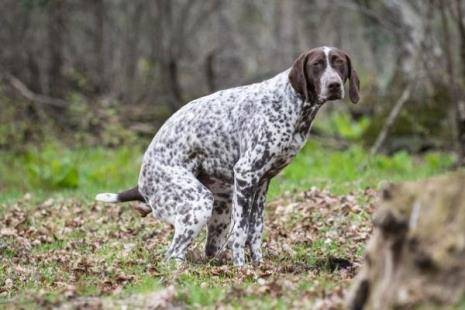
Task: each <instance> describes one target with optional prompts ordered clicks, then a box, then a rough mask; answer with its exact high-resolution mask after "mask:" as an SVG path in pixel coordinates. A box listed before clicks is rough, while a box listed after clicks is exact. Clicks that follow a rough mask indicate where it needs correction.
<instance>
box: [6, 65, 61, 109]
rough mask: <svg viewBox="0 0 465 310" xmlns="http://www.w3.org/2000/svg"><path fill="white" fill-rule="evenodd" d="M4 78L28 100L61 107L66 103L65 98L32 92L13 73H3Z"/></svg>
mask: <svg viewBox="0 0 465 310" xmlns="http://www.w3.org/2000/svg"><path fill="white" fill-rule="evenodd" d="M5 78H6V80H7V81H8V82H9V83H10V84H11V86H13V87H14V88H15V89H16V90H17V91H18V92H19V94H20V95H21V96H23V97H24V98H26V99H28V100H30V101H33V102H37V103H40V104H46V105H50V106H54V107H58V108H63V107H66V106H67V105H68V103H67V102H66V101H65V100H62V99H58V98H52V97H48V96H44V95H40V94H36V93H34V92H33V91H32V90H30V89H29V88H27V86H26V85H25V84H24V83H23V82H21V81H20V80H19V79H18V78H16V77H14V76H13V75H11V74H9V73H6V74H5Z"/></svg>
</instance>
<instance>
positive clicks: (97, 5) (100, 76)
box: [92, 0, 106, 93]
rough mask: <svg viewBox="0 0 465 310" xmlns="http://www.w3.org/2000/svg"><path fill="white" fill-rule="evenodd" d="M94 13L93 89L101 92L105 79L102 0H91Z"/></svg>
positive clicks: (104, 87)
mask: <svg viewBox="0 0 465 310" xmlns="http://www.w3.org/2000/svg"><path fill="white" fill-rule="evenodd" d="M92 3H93V9H94V10H93V11H94V12H93V13H94V25H95V32H94V53H95V55H94V57H95V72H94V75H95V81H94V84H95V91H96V93H102V92H103V91H104V90H105V89H106V81H105V51H104V48H103V46H104V40H105V35H104V31H105V29H104V21H105V4H104V2H103V0H93V2H92Z"/></svg>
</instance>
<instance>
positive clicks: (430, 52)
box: [0, 0, 465, 157]
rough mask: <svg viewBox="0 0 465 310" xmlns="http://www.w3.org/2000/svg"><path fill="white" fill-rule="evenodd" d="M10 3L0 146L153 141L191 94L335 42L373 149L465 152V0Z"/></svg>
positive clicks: (0, 16) (265, 73) (3, 23)
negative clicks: (356, 90) (346, 57)
mask: <svg viewBox="0 0 465 310" xmlns="http://www.w3.org/2000/svg"><path fill="white" fill-rule="evenodd" d="M1 8H2V9H1V10H0V46H1V47H2V48H1V49H0V78H1V80H0V110H1V111H2V112H1V114H0V148H1V149H6V150H15V151H16V150H20V149H21V148H23V147H24V146H25V145H28V144H37V143H41V142H43V141H44V140H48V139H58V140H60V141H62V142H64V143H65V144H67V145H69V146H76V145H107V146H117V145H121V144H124V143H126V142H127V141H128V140H131V139H137V138H140V137H142V138H145V141H146V140H147V139H150V138H151V137H152V136H153V134H154V132H156V129H157V128H158V127H159V126H160V125H161V124H162V123H163V121H164V120H165V119H166V118H167V117H169V115H170V114H172V113H173V112H175V111H176V110H177V109H179V107H181V106H182V105H183V104H185V103H187V102H188V101H190V100H192V99H194V98H197V97H199V96H203V95H206V94H209V93H211V92H213V91H215V90H218V89H224V88H228V87H233V86H237V85H242V84H247V83H251V82H255V81H260V80H263V79H266V78H269V77H272V76H273V75H274V74H276V73H278V72H280V71H283V70H285V69H286V68H288V67H289V66H290V65H291V64H292V61H293V60H294V59H295V57H296V56H297V55H298V54H299V53H301V52H303V51H306V50H307V49H309V48H312V47H316V46H320V45H329V46H337V47H340V48H342V49H345V50H346V51H348V52H349V54H350V55H351V56H352V58H353V63H354V65H355V67H356V69H357V70H358V72H359V75H360V76H361V82H362V95H363V96H362V102H361V104H359V105H349V104H331V105H329V107H328V108H327V109H328V110H330V111H329V112H334V110H335V111H342V112H343V114H344V115H346V114H347V113H346V112H349V114H347V115H350V118H349V119H346V120H347V121H348V122H349V123H352V122H353V121H357V120H360V118H361V117H367V120H369V122H366V123H364V126H363V130H361V131H360V133H359V134H358V136H357V138H360V141H362V143H363V144H364V145H366V146H369V147H371V146H373V144H375V140H376V137H377V136H378V135H379V133H380V132H381V131H382V127H383V126H384V127H387V130H386V128H385V131H386V133H387V139H386V140H384V139H382V138H381V140H382V141H381V142H382V143H379V144H380V145H379V146H378V145H377V146H376V147H375V149H374V151H378V150H379V149H381V150H384V151H387V152H394V151H396V150H399V149H406V150H408V151H410V152H419V151H424V150H426V149H447V150H455V151H457V153H458V154H460V156H459V157H463V155H462V154H463V153H464V150H463V148H464V147H465V146H464V135H463V132H464V131H465V130H464V128H465V121H464V119H465V112H464V111H465V107H464V92H463V84H464V79H465V19H464V14H465V13H464V10H465V4H464V3H462V1H460V0H444V1H439V0H427V1H420V0H411V1H399V0H377V1H373V0H341V1H335V0H329V1H326V0H325V1H323V0H285V1H280V0H254V1H244V0H238V1H228V0H156V1H151V0H134V1H122V0H111V1H110V0H81V1H77V0H68V1H66V0H2V1H1ZM396 106H397V108H395V109H394V107H396ZM390 113H392V114H394V115H391V121H387V120H388V119H389V117H388V115H389V114H390ZM344 117H346V116H344ZM386 121H387V123H388V124H386ZM391 123H392V124H391ZM337 126H339V125H336V127H337ZM339 127H341V126H339ZM333 129H334V128H333ZM336 131H337V129H336ZM314 134H316V135H318V134H322V135H324V134H325V132H321V131H319V130H318V128H317V129H316V130H315V131H314ZM326 134H329V135H330V136H333V137H334V136H335V135H334V131H332V132H331V130H330V132H329V133H328V132H326Z"/></svg>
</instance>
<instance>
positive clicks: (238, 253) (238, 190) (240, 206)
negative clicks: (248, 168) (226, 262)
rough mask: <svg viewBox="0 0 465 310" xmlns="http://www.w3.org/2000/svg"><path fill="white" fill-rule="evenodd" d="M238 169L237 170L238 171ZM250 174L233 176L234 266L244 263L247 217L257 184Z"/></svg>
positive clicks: (247, 227)
mask: <svg viewBox="0 0 465 310" xmlns="http://www.w3.org/2000/svg"><path fill="white" fill-rule="evenodd" d="M240 169H241V168H239V169H238V170H239V171H241V170H240ZM253 179H254V177H253V176H252V174H251V173H241V172H239V173H238V172H237V171H236V169H235V176H234V194H233V210H232V215H231V216H232V230H231V233H232V236H231V238H232V253H233V262H234V266H242V265H244V263H245V256H244V248H245V243H246V241H247V235H248V229H249V217H250V212H251V208H252V203H253V199H254V197H253V194H254V193H255V191H256V187H257V183H258V182H254V180H253Z"/></svg>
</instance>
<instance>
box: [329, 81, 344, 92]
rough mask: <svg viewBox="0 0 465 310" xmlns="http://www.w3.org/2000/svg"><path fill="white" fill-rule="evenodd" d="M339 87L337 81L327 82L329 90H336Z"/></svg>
mask: <svg viewBox="0 0 465 310" xmlns="http://www.w3.org/2000/svg"><path fill="white" fill-rule="evenodd" d="M340 88H341V84H340V83H339V82H331V83H329V84H328V89H329V90H330V91H336V90H339V89H340Z"/></svg>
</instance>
